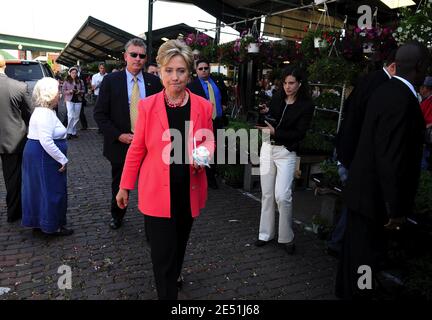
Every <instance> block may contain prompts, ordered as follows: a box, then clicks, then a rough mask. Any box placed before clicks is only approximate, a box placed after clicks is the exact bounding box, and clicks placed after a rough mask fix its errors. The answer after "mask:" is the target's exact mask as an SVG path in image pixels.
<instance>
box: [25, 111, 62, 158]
mask: <svg viewBox="0 0 432 320" xmlns="http://www.w3.org/2000/svg"><path fill="white" fill-rule="evenodd" d="M27 138H28V139H33V140H39V142H40V144H41V145H42V148H44V150H45V151H46V152H47V153H48V154H49V155H50V156H51V157H53V159H54V160H56V161H57V162H59V163H61V164H62V165H64V164H66V163H67V162H68V159H67V158H66V156H65V155H64V154H63V152H61V151H60V149H59V148H58V147H57V146H56V145H55V143H54V140H55V139H66V128H65V127H64V125H63V124H62V123H61V122H60V120H59V118H57V115H56V113H55V111H54V110H52V109H49V108H44V107H36V108H35V109H34V111H33V113H32V115H31V118H30V124H29V133H28V135H27Z"/></svg>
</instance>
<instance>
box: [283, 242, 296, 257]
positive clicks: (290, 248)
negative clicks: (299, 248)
mask: <svg viewBox="0 0 432 320" xmlns="http://www.w3.org/2000/svg"><path fill="white" fill-rule="evenodd" d="M283 245H284V248H285V251H286V252H287V253H288V254H294V252H295V243H294V242H292V241H291V242H289V243H284V244H283Z"/></svg>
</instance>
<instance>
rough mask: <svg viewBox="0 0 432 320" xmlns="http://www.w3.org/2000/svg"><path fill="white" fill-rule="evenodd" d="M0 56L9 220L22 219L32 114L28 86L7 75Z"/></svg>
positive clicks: (1, 143) (0, 124)
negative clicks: (23, 168) (26, 147)
mask: <svg viewBox="0 0 432 320" xmlns="http://www.w3.org/2000/svg"><path fill="white" fill-rule="evenodd" d="M5 69H6V63H5V59H4V57H3V56H2V55H0V156H1V159H2V166H3V177H4V181H5V184H6V206H7V221H8V222H14V221H16V220H19V219H20V218H21V160H22V153H23V148H24V144H25V141H26V134H27V127H28V123H29V120H30V115H31V107H30V106H31V104H30V97H29V95H28V91H27V85H26V84H25V83H24V82H19V81H16V80H14V79H11V78H9V77H8V76H7V75H6V74H5Z"/></svg>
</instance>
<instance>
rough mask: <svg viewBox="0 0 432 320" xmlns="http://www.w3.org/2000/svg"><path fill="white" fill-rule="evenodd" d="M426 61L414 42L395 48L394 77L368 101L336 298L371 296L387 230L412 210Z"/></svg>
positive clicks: (348, 198) (348, 197)
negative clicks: (420, 95)
mask: <svg viewBox="0 0 432 320" xmlns="http://www.w3.org/2000/svg"><path fill="white" fill-rule="evenodd" d="M429 60H430V57H429V52H428V50H427V48H426V47H425V46H424V45H421V44H420V43H418V42H409V43H407V44H405V45H403V46H402V47H400V48H399V50H398V51H397V53H396V76H395V77H393V78H392V79H390V80H388V81H387V82H385V83H384V84H383V85H381V86H380V87H379V88H378V89H377V90H376V91H375V93H374V94H373V95H372V97H371V99H370V101H369V103H368V105H367V108H366V115H365V119H364V123H363V127H362V130H361V134H360V139H359V144H358V147H357V150H356V152H355V155H354V158H353V161H352V163H351V167H350V172H349V177H348V181H347V186H346V189H345V194H344V195H345V203H346V205H347V207H348V216H347V228H346V232H345V237H344V243H343V247H342V255H341V260H340V264H339V268H338V274H337V279H336V280H337V281H336V295H337V296H339V297H341V298H345V299H352V298H371V297H372V296H373V294H374V293H375V292H376V291H375V289H376V286H375V283H374V282H373V280H374V279H375V277H376V275H377V274H378V273H379V271H380V270H382V262H383V257H385V254H386V234H387V232H389V231H388V230H391V231H390V232H398V230H400V228H402V227H403V223H404V221H405V219H406V216H407V215H409V214H410V213H411V211H412V208H413V205H414V198H415V195H416V190H417V186H418V181H419V176H420V162H421V157H422V147H423V136H424V130H425V129H424V128H425V125H424V119H423V116H422V113H421V110H420V106H419V101H418V99H417V93H416V90H415V88H414V86H416V85H421V83H422V81H423V79H424V77H425V73H426V70H427V67H428V64H429Z"/></svg>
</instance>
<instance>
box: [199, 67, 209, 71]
mask: <svg viewBox="0 0 432 320" xmlns="http://www.w3.org/2000/svg"><path fill="white" fill-rule="evenodd" d="M208 69H210V68H209V67H201V68H198V70H199V71H203V70H205V71H207V70H208Z"/></svg>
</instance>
